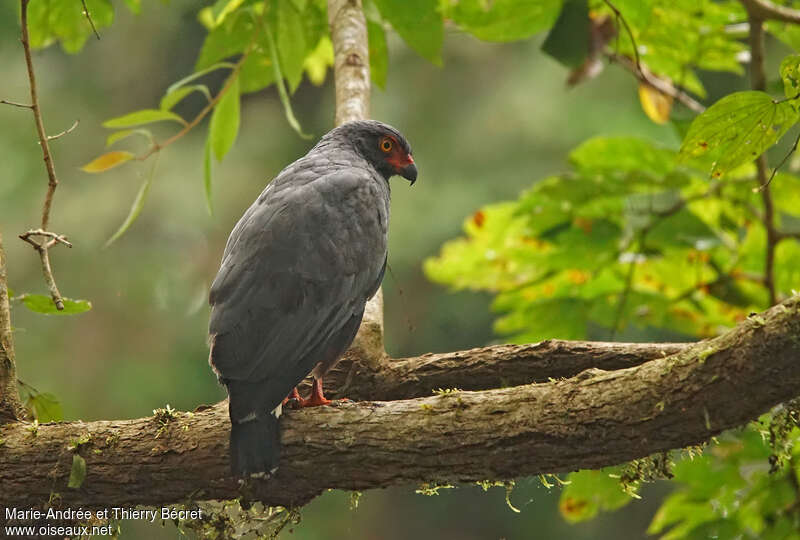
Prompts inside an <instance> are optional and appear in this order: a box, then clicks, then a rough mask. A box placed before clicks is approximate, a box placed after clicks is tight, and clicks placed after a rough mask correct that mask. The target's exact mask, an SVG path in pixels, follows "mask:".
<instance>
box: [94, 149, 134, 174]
mask: <svg viewBox="0 0 800 540" xmlns="http://www.w3.org/2000/svg"><path fill="white" fill-rule="evenodd" d="M133 157H134V155H133V154H131V153H130V152H124V151H115V152H108V153H107V154H103V155H102V156H100V157H98V158H95V159H93V160H92V161H90V162H89V163H87V164H86V165H84V166H83V167H81V170H82V171H84V172H88V173H99V172H104V171H107V170H109V169H113V168H114V167H116V166H117V165H122V164H123V163H125V162H126V161H129V160H131V159H133Z"/></svg>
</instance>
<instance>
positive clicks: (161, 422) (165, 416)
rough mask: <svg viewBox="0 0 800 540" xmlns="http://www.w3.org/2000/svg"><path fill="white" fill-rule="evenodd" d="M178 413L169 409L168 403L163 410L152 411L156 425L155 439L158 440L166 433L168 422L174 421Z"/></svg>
mask: <svg viewBox="0 0 800 540" xmlns="http://www.w3.org/2000/svg"><path fill="white" fill-rule="evenodd" d="M179 415H180V413H179V412H177V411H176V410H175V409H173V408H172V407H170V405H169V403H167V405H166V406H165V407H164V408H159V409H153V419H154V420H155V422H156V424H157V425H158V429H157V430H156V436H155V438H156V439H158V438H159V437H161V436H162V435H163V434H164V433H166V431H167V427H168V426H169V424H170V422H172V421H173V420H176V419H177V418H178V417H179Z"/></svg>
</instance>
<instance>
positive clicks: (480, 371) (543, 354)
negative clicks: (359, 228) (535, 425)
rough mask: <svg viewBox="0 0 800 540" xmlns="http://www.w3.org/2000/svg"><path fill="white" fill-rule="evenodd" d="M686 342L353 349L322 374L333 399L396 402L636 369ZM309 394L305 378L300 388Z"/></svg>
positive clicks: (555, 341) (550, 342)
mask: <svg viewBox="0 0 800 540" xmlns="http://www.w3.org/2000/svg"><path fill="white" fill-rule="evenodd" d="M689 346H691V344H690V343H602V342H590V341H563V340H558V339H551V340H547V341H542V342H540V343H532V344H528V345H492V346H490V347H482V348H477V349H469V350H466V351H455V352H447V353H438V354H430V353H429V354H423V355H422V356H418V357H415V358H399V359H392V358H386V359H385V360H384V361H383V362H381V363H380V364H378V365H376V364H375V363H374V362H372V361H371V360H369V359H368V360H367V361H365V360H364V359H363V357H362V356H361V355H360V354H359V353H358V351H348V353H347V354H346V355H345V357H344V358H343V359H342V360H341V361H340V362H339V363H338V364H337V365H336V367H334V369H333V370H332V371H331V372H330V373H328V375H326V376H325V392H326V394H328V395H329V396H332V397H335V398H343V397H347V398H350V399H355V400H395V399H410V398H415V397H426V396H430V395H431V394H432V393H433V391H434V390H436V389H437V388H461V389H462V390H486V389H489V388H501V387H504V386H519V385H523V384H529V383H532V382H548V381H549V380H551V379H559V378H564V377H573V376H575V375H577V374H578V373H580V372H581V371H584V370H586V369H590V368H599V369H603V370H614V369H622V368H626V367H631V366H638V365H640V364H643V363H645V362H647V361H648V360H653V359H656V358H664V357H666V356H669V355H671V354H675V353H677V352H680V351H682V350H684V349H686V348H687V347H689ZM304 388H305V392H306V393H307V392H309V391H310V388H311V383H310V379H309V380H307V381H305V382H304V383H303V385H301V391H303V389H304Z"/></svg>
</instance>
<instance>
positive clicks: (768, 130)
mask: <svg viewBox="0 0 800 540" xmlns="http://www.w3.org/2000/svg"><path fill="white" fill-rule="evenodd" d="M797 120H798V113H797V111H795V110H794V108H793V107H792V106H791V105H790V104H789V103H788V102H787V101H775V100H773V99H772V97H770V96H769V94H766V93H764V92H755V91H750V92H735V93H733V94H730V95H728V96H725V97H724V98H722V99H720V100H719V101H718V102H716V103H715V104H714V105H712V106H711V107H709V108H708V109H707V110H706V111H705V112H704V113H703V114H701V115H700V116H698V117H697V118H695V120H694V122H692V125H691V127H690V128H689V133H687V134H686V138H685V139H684V141H683V144H682V145H681V150H680V153H681V156H682V157H683V158H684V159H686V158H690V157H700V156H706V155H708V156H710V157H712V158H714V159H715V161H714V163H713V165H712V168H711V175H712V176H713V177H715V178H718V177H721V176H722V175H723V174H725V173H727V172H729V171H730V170H732V169H734V168H736V167H738V166H739V165H742V164H744V163H747V162H748V161H752V160H754V159H755V158H757V157H758V156H760V155H761V154H762V153H764V152H765V151H766V150H767V148H769V147H770V146H772V145H773V144H775V142H776V141H777V140H778V139H780V138H781V136H782V135H783V134H784V133H786V131H787V130H788V129H789V128H790V127H792V126H793V125H794V124H795V123H796V122H797Z"/></svg>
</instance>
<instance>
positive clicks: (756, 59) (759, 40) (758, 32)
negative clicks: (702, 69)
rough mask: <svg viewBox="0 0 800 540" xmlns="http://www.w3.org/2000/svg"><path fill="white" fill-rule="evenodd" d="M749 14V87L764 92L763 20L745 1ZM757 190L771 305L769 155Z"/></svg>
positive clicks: (759, 167)
mask: <svg viewBox="0 0 800 540" xmlns="http://www.w3.org/2000/svg"><path fill="white" fill-rule="evenodd" d="M744 4H745V7H746V8H747V10H748V14H749V20H748V22H749V41H750V56H751V59H750V86H751V88H752V89H753V90H760V91H762V92H763V91H764V90H766V89H767V73H766V70H765V68H764V62H765V56H766V52H765V49H764V18H763V17H761V16H760V15H757V14H756V13H755V12H754V11H752V9H751V6H750V4H751V3H750V2H744ZM756 171H757V177H756V181H757V182H758V186H759V187H758V190H759V192H760V193H761V201H762V204H763V205H764V215H763V219H762V222H763V224H764V229H765V230H766V234H767V239H766V249H765V252H764V286H765V287H766V288H767V293H768V294H769V304H770V305H774V304H775V303H776V302H777V301H778V296H777V292H776V290H775V247H776V246H777V245H778V242H779V240H780V239H779V237H778V235H777V233H776V230H775V209H774V205H773V203H772V190H771V188H770V185H769V180H768V173H767V156H766V154H761V155H760V156H758V158H757V159H756Z"/></svg>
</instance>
